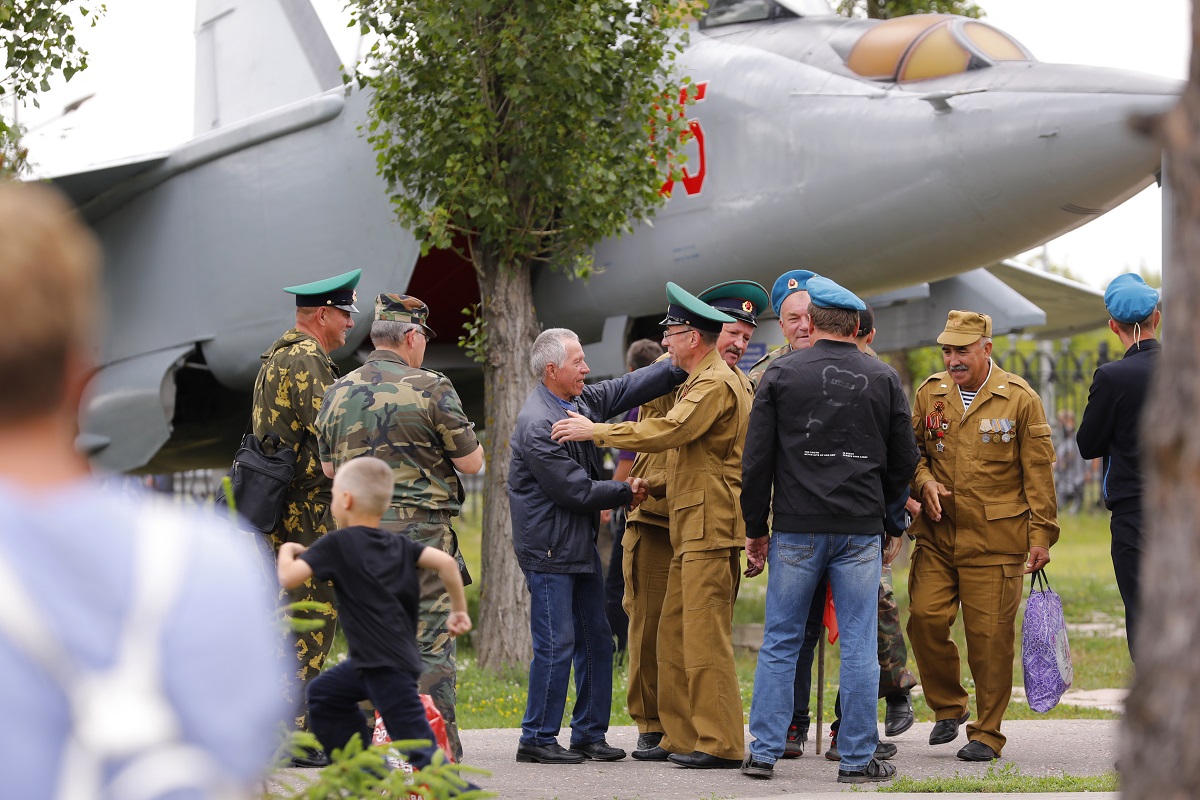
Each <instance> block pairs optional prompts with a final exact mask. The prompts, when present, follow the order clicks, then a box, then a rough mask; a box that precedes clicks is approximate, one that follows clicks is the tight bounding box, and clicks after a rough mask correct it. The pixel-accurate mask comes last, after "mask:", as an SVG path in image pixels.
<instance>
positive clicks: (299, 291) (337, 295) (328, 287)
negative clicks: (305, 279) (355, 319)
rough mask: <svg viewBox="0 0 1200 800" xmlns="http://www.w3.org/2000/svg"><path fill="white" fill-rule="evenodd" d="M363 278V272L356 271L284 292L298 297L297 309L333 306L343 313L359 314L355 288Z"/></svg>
mask: <svg viewBox="0 0 1200 800" xmlns="http://www.w3.org/2000/svg"><path fill="white" fill-rule="evenodd" d="M361 277H362V270H361V269H355V270H351V271H350V272H343V273H342V274H341V275H334V276H333V277H332V278H325V279H324V280H320V281H313V282H312V283H301V284H299V285H297V286H285V287H283V290H284V291H285V292H288V293H289V294H294V295H296V307H297V308H308V307H313V306H333V307H334V308H340V309H342V310H343V311H352V312H357V311H358V308H357V307H355V305H354V303H355V301H356V300H357V299H358V297H357V296H356V295H355V292H354V287H355V286H358V279H359V278H361Z"/></svg>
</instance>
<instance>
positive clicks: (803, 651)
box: [792, 574, 827, 734]
mask: <svg viewBox="0 0 1200 800" xmlns="http://www.w3.org/2000/svg"><path fill="white" fill-rule="evenodd" d="M826 585H827V584H826V582H825V575H824V574H822V575H821V580H819V581H817V588H816V589H815V590H814V591H813V598H812V603H811V604H810V605H809V607H808V623H807V625H806V626H805V629H804V640H803V641H802V642H801V643H800V657H799V658H797V659H796V683H795V692H794V693H795V708H794V710H793V711H792V724H793V725H795V726H796V727H797V728H799V729H800V730H801V731H802V732H803V733H806V734H807V733H808V726H809V723H810V722H811V721H812V715H811V713H810V709H809V707H808V699H809V695H811V694H812V666H813V660H814V658H815V657H816V654H817V644H818V642H819V641H820V639H821V636H822V634H824V633H825V586H826Z"/></svg>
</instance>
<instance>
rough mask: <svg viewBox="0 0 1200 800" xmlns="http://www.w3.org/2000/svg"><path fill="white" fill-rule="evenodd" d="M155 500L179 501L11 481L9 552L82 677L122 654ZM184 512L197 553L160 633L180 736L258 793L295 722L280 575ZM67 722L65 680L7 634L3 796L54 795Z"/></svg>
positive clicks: (0, 642)
mask: <svg viewBox="0 0 1200 800" xmlns="http://www.w3.org/2000/svg"><path fill="white" fill-rule="evenodd" d="M151 502H159V503H161V502H169V501H163V500H155V499H152V498H150V497H149V496H142V495H139V494H130V493H127V492H121V491H119V490H115V489H114V487H112V486H111V485H110V486H105V485H103V484H101V483H100V482H99V481H93V480H86V481H80V482H77V483H75V484H71V485H65V486H60V487H56V488H54V489H52V490H48V491H45V492H41V493H38V492H32V491H29V490H27V489H26V488H24V487H18V486H15V485H13V484H11V483H5V482H0V552H2V553H3V556H4V558H5V559H6V560H7V561H8V562H9V563H10V565H11V566H12V567H13V569H15V571H16V574H17V575H19V576H20V580H21V583H22V584H23V586H24V589H25V591H26V592H27V593H28V594H29V595H30V596H31V597H32V598H33V599H34V601H35V602H36V604H37V605H38V606H39V607H40V610H41V613H42V616H43V618H44V619H45V620H47V623H48V625H49V627H50V628H51V629H52V632H53V635H54V636H55V637H56V638H57V639H58V641H59V642H61V645H62V647H63V648H64V649H65V650H66V652H67V653H68V654H69V656H70V658H71V660H72V661H74V663H75V664H77V665H79V666H80V667H81V668H84V669H104V668H106V667H108V666H110V665H111V664H112V663H113V662H114V660H115V658H116V655H117V649H118V646H117V643H118V638H119V634H120V632H121V631H122V628H123V625H124V620H125V618H126V616H127V614H128V612H129V610H130V606H131V603H132V601H133V595H134V585H133V584H134V582H135V577H134V564H133V553H134V548H135V538H134V525H135V520H136V519H137V518H138V509H139V508H140V507H142V506H143V505H144V504H146V503H151ZM174 513H175V514H177V515H178V518H179V523H180V525H183V526H187V529H188V531H189V537H188V543H189V549H188V552H187V553H186V554H185V556H184V560H185V564H186V567H185V571H184V576H185V577H184V579H183V581H182V583H181V585H180V586H179V587H178V591H177V593H176V595H175V597H174V603H173V609H172V610H171V611H170V613H169V615H168V617H167V623H166V625H165V631H164V634H163V637H162V651H161V653H162V665H163V669H162V671H163V675H162V682H163V687H164V692H165V694H166V697H167V699H168V701H169V702H170V704H171V705H172V707H173V708H174V709H175V711H176V714H177V715H178V718H179V722H180V725H181V727H182V731H183V732H182V736H181V738H182V739H183V740H184V741H185V742H187V743H189V744H193V745H196V746H198V747H199V748H202V749H203V750H205V751H207V752H208V753H209V754H210V755H211V756H212V757H213V758H214V759H215V760H216V761H217V763H219V764H221V765H222V766H223V767H224V768H225V769H226V770H227V771H228V773H229V776H230V777H231V778H232V779H233V780H234V781H236V782H237V783H239V784H241V785H243V786H249V785H250V784H251V783H252V782H253V781H255V780H256V779H258V778H259V777H260V776H261V775H262V774H263V772H265V770H266V767H267V762H268V760H269V758H270V756H271V754H272V751H273V750H274V748H275V746H276V745H277V743H278V738H279V727H278V723H279V722H280V721H282V720H284V719H285V718H287V717H289V716H290V714H289V710H288V709H286V708H285V706H284V702H283V697H282V693H281V688H280V687H281V681H282V676H283V675H284V671H285V667H284V665H283V663H282V662H281V661H280V659H279V653H280V640H281V634H280V632H279V631H278V630H277V629H276V628H275V625H274V624H273V614H274V600H273V595H274V589H275V587H274V585H273V576H272V577H271V578H268V576H267V573H266V572H265V571H264V568H263V563H262V562H261V560H260V556H259V554H258V553H256V552H255V542H254V540H253V539H252V538H251V535H250V534H245V533H241V532H238V531H235V530H234V529H233V528H232V527H230V526H228V525H226V524H225V523H224V522H223V521H222V520H219V519H218V518H217V517H216V516H215V515H213V514H212V513H210V512H207V511H200V510H195V511H190V512H189V511H184V510H175V511H174ZM164 535H169V532H168V531H164ZM269 580H270V581H272V583H270V584H269V583H268V581H269ZM70 724H71V718H70V714H69V711H68V703H67V698H66V696H65V694H64V693H63V691H62V689H61V688H60V687H59V685H58V683H57V682H56V681H55V680H54V679H53V678H51V677H50V676H49V675H48V674H46V672H45V670H44V669H43V668H42V667H41V666H40V664H39V663H38V662H37V661H36V660H34V659H32V658H31V657H29V656H28V655H27V654H26V653H25V652H24V650H23V649H20V648H18V647H17V646H16V645H15V644H14V643H13V642H12V641H10V640H9V639H8V638H7V636H5V635H4V634H3V633H0V754H2V758H3V763H4V766H5V769H4V773H5V774H4V783H5V787H4V791H3V794H4V796H6V797H13V798H22V800H40V799H41V798H51V797H53V796H54V794H55V792H56V782H57V780H58V776H59V762H60V758H61V756H62V751H63V745H64V743H65V740H66V734H67V730H68V726H69V725H70ZM116 766H119V765H110V774H111V772H112V771H114V770H115V767H116ZM168 796H169V797H171V798H172V800H175V798H180V799H182V798H198V797H203V796H204V794H203V793H202V792H199V791H187V792H175V793H173V794H171V795H168Z"/></svg>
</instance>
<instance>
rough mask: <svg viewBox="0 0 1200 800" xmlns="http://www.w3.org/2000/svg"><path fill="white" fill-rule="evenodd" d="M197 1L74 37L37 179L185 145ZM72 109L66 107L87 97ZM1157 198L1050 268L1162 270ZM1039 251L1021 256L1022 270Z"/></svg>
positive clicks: (1074, 13) (329, 1) (1133, 44)
mask: <svg viewBox="0 0 1200 800" xmlns="http://www.w3.org/2000/svg"><path fill="white" fill-rule="evenodd" d="M978 2H979V4H980V5H981V6H983V8H984V9H985V10H986V12H987V21H988V22H990V23H991V24H993V25H995V26H996V27H998V28H1000V29H1002V30H1004V31H1007V32H1008V33H1009V34H1011V35H1012V36H1014V37H1015V38H1016V39H1018V40H1019V41H1020V42H1021V43H1022V44H1024V45H1025V46H1026V47H1027V48H1028V49H1029V50H1030V51H1031V52H1033V54H1034V55H1035V56H1037V57H1038V58H1039V59H1041V60H1042V61H1054V62H1062V63H1075V64H1096V65H1101V66H1111V67H1121V68H1124V69H1134V70H1138V71H1141V72H1149V73H1154V74H1158V75H1166V76H1170V77H1178V78H1183V77H1185V76H1186V74H1187V60H1188V42H1189V37H1190V23H1189V14H1190V6H1189V4H1188V2H1187V0H1138V2H1131V1H1130V0H978ZM313 5H314V7H315V8H316V9H317V12H318V13H319V14H320V15H321V16H322V18H323V20H324V21H325V22H326V27H327V29H328V30H329V31H330V33H331V36H332V38H333V39H334V45H335V46H336V47H337V48H338V51H339V53H340V54H341V55H342V57H343V59H346V60H349V59H351V58H353V55H354V52H355V47H356V45H357V35H356V34H355V33H354V32H352V31H347V30H346V29H345V27H344V25H345V23H344V20H343V18H342V16H341V15H342V13H343V12H342V11H341V9H342V6H343V0H313ZM194 17H195V3H194V0H108V14H107V16H106V17H105V18H104V19H103V20H102V21H101V24H100V25H99V26H98V27H97V28H95V29H88V30H84V31H81V32H80V36H79V38H80V40H81V41H83V42H84V44H85V46H86V47H87V48H88V49H89V51H90V53H91V66H90V67H89V68H88V69H87V70H86V71H85V72H83V73H80V74H79V75H77V76H76V77H75V78H74V79H73V80H72V81H71V82H70V84H67V85H65V86H62V87H61V88H59V87H56V88H55V90H54V91H53V92H52V93H51V94H50V95H48V96H43V97H42V98H41V103H42V108H41V109H40V110H38V109H33V108H27V109H23V110H22V111H21V121H22V122H23V123H25V124H26V125H28V126H29V127H30V128H31V137H30V140H29V144H30V145H31V149H32V158H33V160H34V161H35V162H36V163H37V164H38V167H39V172H40V173H42V174H54V173H61V172H67V171H72V170H76V169H79V168H81V167H83V166H85V165H87V164H93V163H100V162H105V161H112V160H116V159H120V158H125V157H131V156H136V155H138V154H141V153H146V152H152V151H158V150H165V149H169V148H170V147H173V146H174V145H177V144H179V143H181V142H184V141H186V140H187V139H189V138H190V137H191V131H192V95H193V90H192V80H193V78H192V72H193V62H194V59H195V45H194V40H193V30H194V28H195V19H194ZM93 92H94V93H95V97H94V98H93V99H91V100H89V101H88V102H87V103H85V104H84V105H83V106H82V107H81V108H80V110H79V111H77V112H75V113H73V114H70V115H68V116H66V117H61V116H60V115H61V112H62V108H63V106H65V105H67V104H68V103H71V102H73V101H75V100H77V99H79V98H80V97H83V96H85V95H87V94H90V93H93ZM1161 225H1162V210H1161V192H1160V191H1159V189H1158V188H1157V187H1151V188H1150V189H1147V190H1146V191H1144V192H1142V193H1141V194H1140V195H1138V196H1137V197H1135V198H1133V199H1132V200H1130V201H1129V202H1127V203H1125V204H1124V205H1122V206H1120V207H1119V208H1117V209H1115V210H1114V211H1111V212H1109V213H1108V214H1106V215H1104V216H1103V217H1101V218H1099V219H1098V220H1096V221H1095V222H1092V223H1089V224H1088V225H1085V226H1084V227H1083V228H1081V229H1079V230H1077V231H1075V232H1073V233H1070V234H1067V235H1066V236H1064V237H1062V238H1060V239H1057V240H1055V241H1053V242H1050V243H1049V245H1048V246H1047V248H1046V251H1047V254H1048V256H1049V258H1050V260H1051V261H1053V262H1056V263H1059V264H1065V265H1066V266H1068V267H1069V268H1070V269H1071V270H1072V271H1073V272H1075V273H1076V274H1078V275H1080V276H1082V277H1083V278H1084V280H1086V281H1088V282H1089V283H1092V284H1094V285H1097V286H1103V285H1104V284H1105V283H1107V281H1108V280H1109V279H1110V278H1112V277H1113V276H1114V275H1116V274H1118V273H1120V272H1123V271H1126V270H1128V269H1137V268H1138V267H1139V266H1140V265H1141V264H1143V263H1144V264H1145V265H1146V266H1147V267H1149V268H1150V269H1151V270H1154V271H1159V270H1161V266H1162V234H1161ZM1036 255H1038V254H1037V253H1029V254H1025V255H1024V256H1022V257H1021V259H1022V260H1026V261H1029V260H1031V259H1032V258H1034V257H1035V256H1036Z"/></svg>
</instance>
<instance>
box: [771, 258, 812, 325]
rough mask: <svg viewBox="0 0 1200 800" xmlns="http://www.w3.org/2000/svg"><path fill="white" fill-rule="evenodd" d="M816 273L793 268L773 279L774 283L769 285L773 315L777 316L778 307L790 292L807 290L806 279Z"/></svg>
mask: <svg viewBox="0 0 1200 800" xmlns="http://www.w3.org/2000/svg"><path fill="white" fill-rule="evenodd" d="M816 274H817V273H815V272H809V271H808V270H806V269H794V270H792V271H791V272H785V273H783V274H782V275H780V276H779V277H778V278H776V279H775V285H774V286H772V287H771V308H773V309H774V310H775V316H779V307H780V306H781V305H783V301H784V300H786V299H787V297H788V295H790V294H791V293H792V292H805V291H808V288H807V287H808V279H809V278H812V277H814V276H815V275H816Z"/></svg>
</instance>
